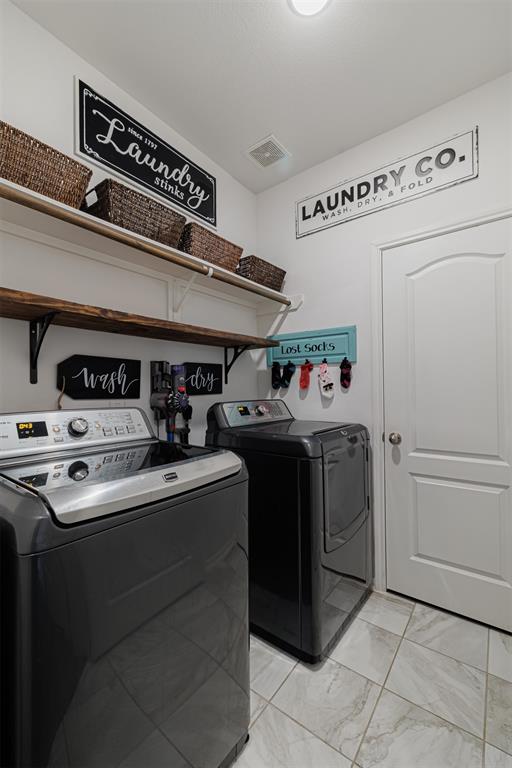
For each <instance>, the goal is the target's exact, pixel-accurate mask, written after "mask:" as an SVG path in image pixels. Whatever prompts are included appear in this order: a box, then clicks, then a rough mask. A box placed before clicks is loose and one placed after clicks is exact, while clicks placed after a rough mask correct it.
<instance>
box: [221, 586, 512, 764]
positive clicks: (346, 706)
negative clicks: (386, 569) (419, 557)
mask: <svg viewBox="0 0 512 768" xmlns="http://www.w3.org/2000/svg"><path fill="white" fill-rule="evenodd" d="M340 599H341V598H340ZM251 687H252V689H253V690H252V694H251V708H252V713H251V729H250V736H251V738H250V740H249V743H248V744H247V747H246V748H245V749H244V751H243V752H242V754H241V755H240V757H239V758H238V760H237V761H236V763H235V768H512V636H511V635H508V634H506V633H504V632H498V631H496V630H490V631H489V630H488V629H487V627H484V626H482V625H481V624H477V623H475V622H471V621H468V620H466V619H461V618H459V617H457V616H454V615H452V614H449V613H446V612H444V611H440V610H438V609H434V608H431V607H429V606H425V605H422V604H420V603H417V604H415V603H414V602H412V601H410V600H406V599H403V598H400V597H399V596H397V595H392V594H381V593H374V594H373V595H372V596H371V598H370V600H369V601H368V602H367V603H366V604H365V606H363V608H362V609H361V610H360V612H359V614H358V616H357V618H356V619H355V620H354V621H353V623H352V624H351V625H350V627H349V628H348V630H347V632H346V633H345V635H344V636H343V637H342V638H341V640H340V642H339V643H338V645H337V646H336V647H335V648H333V649H332V651H331V653H330V658H328V659H326V660H325V661H323V662H322V663H321V664H316V665H314V666H311V665H308V664H302V663H300V662H297V661H296V660H295V659H293V658H292V657H290V656H289V655H288V654H286V653H283V652H282V651H280V650H278V649H277V648H274V647H273V646H271V645H269V644H268V643H265V642H263V641H262V640H260V639H259V638H252V640H251Z"/></svg>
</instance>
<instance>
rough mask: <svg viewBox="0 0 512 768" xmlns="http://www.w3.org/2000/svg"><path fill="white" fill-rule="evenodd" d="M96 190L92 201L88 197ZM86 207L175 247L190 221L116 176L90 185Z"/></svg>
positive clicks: (85, 202) (105, 218)
mask: <svg viewBox="0 0 512 768" xmlns="http://www.w3.org/2000/svg"><path fill="white" fill-rule="evenodd" d="M92 192H95V193H96V197H97V200H96V201H95V202H93V203H91V204H90V205H88V204H87V197H88V196H89V195H90V194H91V193H92ZM82 210H84V211H87V213H90V214H91V215H92V216H97V217H98V218H99V219H103V220H104V221H109V222H110V223H111V224H117V226H118V227H123V229H128V230H130V232H136V233H137V234H138V235H143V236H144V237H148V238H149V239H150V240H157V241H158V242H159V243H163V244H164V245H170V246H171V247H172V248H177V246H178V243H179V241H180V237H181V233H182V232H183V227H184V226H185V222H186V218H185V216H181V214H179V213H176V211H173V210H172V208H168V207H167V206H166V205H162V203H159V202H158V201H157V200H153V198H152V197H148V196H147V195H143V194H142V193H141V192H137V191H136V190H135V189H131V188H130V187H126V186H125V185H124V184H120V182H119V181H114V179H104V181H101V182H100V183H99V184H97V185H96V186H95V187H93V188H92V189H90V190H89V192H87V195H86V199H85V200H84V203H83V205H82Z"/></svg>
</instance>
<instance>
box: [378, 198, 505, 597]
mask: <svg viewBox="0 0 512 768" xmlns="http://www.w3.org/2000/svg"><path fill="white" fill-rule="evenodd" d="M511 217H512V208H505V209H502V210H499V211H495V212H492V213H487V214H485V215H484V216H479V217H477V218H473V219H462V220H460V221H457V222H455V223H453V224H448V225H444V226H441V227H434V228H428V229H423V230H417V231H415V232H412V233H409V234H407V235H403V236H402V237H400V238H397V239H394V240H386V241H383V242H376V243H372V245H371V249H372V253H371V264H370V307H371V370H372V376H371V381H372V384H371V393H372V394H371V396H372V415H373V418H372V422H373V446H372V458H373V462H372V464H373V485H372V490H373V521H374V523H373V524H374V541H375V577H374V578H375V584H374V586H375V589H377V590H379V591H382V592H385V591H386V589H387V575H386V476H385V444H384V439H383V438H384V354H383V352H384V341H383V333H384V317H383V314H384V303H383V292H382V278H383V263H384V254H385V252H386V251H388V250H391V249H393V248H398V247H400V246H403V245H410V244H412V243H418V242H421V241H422V240H428V239H430V238H433V237H439V236H440V235H448V234H451V233H453V232H459V231H461V230H464V229H471V228H472V227H478V226H480V225H482V224H489V223H492V222H494V221H500V220H502V219H507V218H511Z"/></svg>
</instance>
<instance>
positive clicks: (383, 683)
mask: <svg viewBox="0 0 512 768" xmlns="http://www.w3.org/2000/svg"><path fill="white" fill-rule="evenodd" d="M415 608H416V603H413V606H412V608H411V613H410V614H409V618H408V620H407V624H406V625H405V627H404V631H403V633H402V636H401V637H400V642H399V643H398V645H397V647H396V651H395V653H394V655H393V659H392V661H391V664H390V665H389V669H388V671H387V674H386V676H385V678H384V680H383V682H382V685H381V688H380V691H379V695H378V696H377V701H376V702H375V706H374V708H373V710H372V713H371V715H370V718H369V720H368V723H367V725H366V728H365V729H364V731H363V735H362V736H361V739H360V741H359V746H358V748H357V751H356V753H355V755H354V760H353V763H354V764H357V765H359V764H358V763H357V758H358V757H359V753H360V751H361V747H362V746H363V743H364V740H365V738H366V734H367V733H368V729H369V727H370V724H371V722H372V720H373V716H374V715H375V710H376V709H377V707H378V705H379V702H380V700H381V698H382V692H383V691H384V690H385V688H384V686H385V685H386V683H387V680H388V677H389V675H390V673H391V670H392V668H393V664H394V663H395V659H396V657H397V655H398V651H399V650H400V647H401V645H402V641H403V639H404V637H405V633H406V632H407V627H408V626H409V624H410V622H411V619H412V615H413V613H414V609H415Z"/></svg>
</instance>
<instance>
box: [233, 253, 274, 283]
mask: <svg viewBox="0 0 512 768" xmlns="http://www.w3.org/2000/svg"><path fill="white" fill-rule="evenodd" d="M237 272H238V274H239V275H241V277H246V278H247V279H248V280H254V282H255V283H260V285H266V287H267V288H273V289H274V290H275V291H280V290H281V288H282V287H283V282H284V278H285V275H286V272H285V271H284V269H280V268H279V267H276V266H275V264H270V263H269V262H268V261H265V260H264V259H260V258H258V256H244V258H243V259H240V264H239V265H238V269H237Z"/></svg>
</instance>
